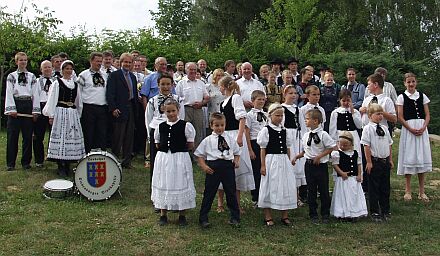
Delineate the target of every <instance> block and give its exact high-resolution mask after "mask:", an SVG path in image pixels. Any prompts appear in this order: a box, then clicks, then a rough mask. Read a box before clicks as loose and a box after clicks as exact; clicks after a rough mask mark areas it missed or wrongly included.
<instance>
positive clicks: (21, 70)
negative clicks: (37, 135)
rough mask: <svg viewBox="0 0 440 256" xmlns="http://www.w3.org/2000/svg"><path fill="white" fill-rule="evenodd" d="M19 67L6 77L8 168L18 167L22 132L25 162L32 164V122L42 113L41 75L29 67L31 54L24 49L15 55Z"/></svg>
mask: <svg viewBox="0 0 440 256" xmlns="http://www.w3.org/2000/svg"><path fill="white" fill-rule="evenodd" d="M15 63H16V64H17V71H14V72H12V73H10V74H9V75H8V77H7V79H6V95H5V115H7V116H8V124H7V146H6V165H7V170H8V171H12V170H14V168H15V161H16V158H17V153H18V136H19V134H20V131H21V135H22V138H23V143H22V157H21V165H22V166H23V168H24V169H30V168H31V165H30V164H31V159H32V126H33V123H34V122H35V121H36V120H37V118H38V115H39V114H40V113H41V109H40V97H39V91H38V86H37V84H36V83H37V79H36V77H35V75H34V74H32V73H31V72H29V71H27V64H28V57H27V55H26V53H24V52H18V53H17V54H16V55H15Z"/></svg>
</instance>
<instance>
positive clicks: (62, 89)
mask: <svg viewBox="0 0 440 256" xmlns="http://www.w3.org/2000/svg"><path fill="white" fill-rule="evenodd" d="M57 80H58V85H59V93H58V101H64V102H70V103H75V99H76V94H77V93H78V84H77V83H76V82H75V87H74V88H73V89H70V88H69V87H67V86H66V85H65V84H64V82H63V80H61V79H60V78H59V77H57ZM57 106H58V107H63V108H76V106H75V105H73V106H70V105H66V104H64V103H60V102H59V103H58V104H57Z"/></svg>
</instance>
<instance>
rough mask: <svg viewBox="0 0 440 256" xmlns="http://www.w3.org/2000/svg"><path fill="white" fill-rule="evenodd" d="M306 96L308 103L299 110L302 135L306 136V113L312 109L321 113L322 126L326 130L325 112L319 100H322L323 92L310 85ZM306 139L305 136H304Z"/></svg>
mask: <svg viewBox="0 0 440 256" xmlns="http://www.w3.org/2000/svg"><path fill="white" fill-rule="evenodd" d="M305 95H306V96H307V97H306V99H307V103H306V104H305V105H303V106H302V107H300V108H299V123H300V125H301V135H304V134H305V133H306V132H307V126H306V122H305V117H306V113H307V112H308V111H309V110H311V109H317V110H319V111H321V114H322V123H321V124H320V126H321V127H322V128H323V129H324V123H325V121H326V119H325V111H324V109H323V108H322V107H321V106H320V105H319V99H320V98H321V92H320V90H319V88H318V86H316V85H309V86H307V88H306V91H305ZM303 137H304V136H303Z"/></svg>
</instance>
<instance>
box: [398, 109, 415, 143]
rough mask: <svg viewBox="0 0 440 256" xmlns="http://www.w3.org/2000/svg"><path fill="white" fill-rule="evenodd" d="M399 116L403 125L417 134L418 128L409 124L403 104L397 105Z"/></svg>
mask: <svg viewBox="0 0 440 256" xmlns="http://www.w3.org/2000/svg"><path fill="white" fill-rule="evenodd" d="M397 118H398V119H399V122H400V123H401V124H402V126H403V127H405V128H406V129H407V130H408V131H409V132H410V133H412V134H414V135H416V136H417V130H416V129H413V128H412V127H411V126H409V124H408V122H407V121H406V120H405V118H404V116H403V106H402V105H397Z"/></svg>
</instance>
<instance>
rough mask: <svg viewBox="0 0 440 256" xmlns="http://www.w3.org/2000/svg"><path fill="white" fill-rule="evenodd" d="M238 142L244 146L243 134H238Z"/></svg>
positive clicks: (240, 145)
mask: <svg viewBox="0 0 440 256" xmlns="http://www.w3.org/2000/svg"><path fill="white" fill-rule="evenodd" d="M237 144H238V146H239V147H243V135H241V136H240V135H239V136H237ZM249 146H250V145H249Z"/></svg>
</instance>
